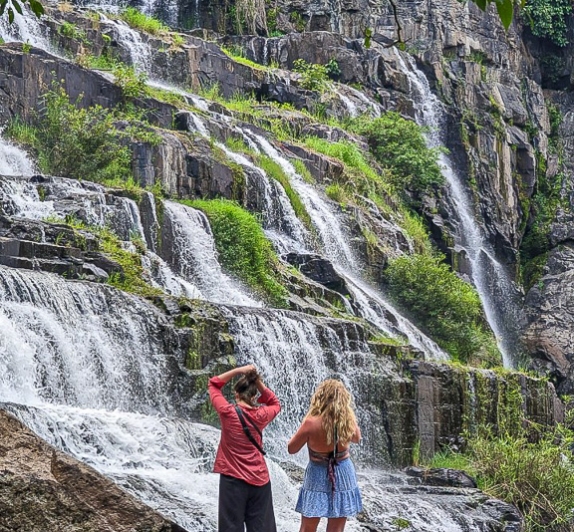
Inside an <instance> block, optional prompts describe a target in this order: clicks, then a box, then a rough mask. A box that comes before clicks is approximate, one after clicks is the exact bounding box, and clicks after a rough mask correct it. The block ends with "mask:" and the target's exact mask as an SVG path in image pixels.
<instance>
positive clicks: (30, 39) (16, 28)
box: [0, 4, 51, 51]
mask: <svg viewBox="0 0 574 532" xmlns="http://www.w3.org/2000/svg"><path fill="white" fill-rule="evenodd" d="M8 7H9V6H8ZM0 37H1V38H2V40H3V41H4V42H22V43H29V44H31V45H33V46H36V47H37V48H41V49H42V50H46V51H50V50H51V46H50V43H49V41H48V37H47V31H46V28H44V27H42V25H41V24H40V22H39V21H38V19H37V18H36V17H35V16H34V15H33V14H32V13H31V12H30V8H29V7H28V6H27V4H23V5H22V14H20V13H18V12H17V11H16V9H14V22H13V23H12V24H10V23H8V16H2V17H0Z"/></svg>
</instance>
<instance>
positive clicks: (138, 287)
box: [46, 216, 163, 299]
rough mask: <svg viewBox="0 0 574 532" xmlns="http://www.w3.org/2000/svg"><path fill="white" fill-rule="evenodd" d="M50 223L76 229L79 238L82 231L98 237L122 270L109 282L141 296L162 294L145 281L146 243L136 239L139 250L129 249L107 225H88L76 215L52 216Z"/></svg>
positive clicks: (101, 245)
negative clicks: (143, 257) (143, 255)
mask: <svg viewBox="0 0 574 532" xmlns="http://www.w3.org/2000/svg"><path fill="white" fill-rule="evenodd" d="M46 221H48V222H50V223H62V224H65V225H67V226H68V227H71V228H73V229H74V232H75V233H76V234H77V236H78V240H81V239H82V233H83V232H88V233H92V234H93V235H95V236H97V237H98V243H99V247H100V250H101V251H102V252H103V253H104V254H105V255H107V256H108V257H109V258H110V259H111V260H113V261H114V262H116V263H117V264H119V265H120V266H121V269H122V271H121V272H117V273H113V274H111V275H110V276H109V278H108V280H107V283H108V284H110V285H112V286H114V287H116V288H118V289H119V290H123V291H124V292H130V293H132V294H136V295H138V296H141V297H145V298H148V299H153V298H155V297H156V296H159V295H162V294H163V291H162V290H160V289H159V288H154V287H153V286H151V285H150V284H148V283H147V282H146V281H144V270H143V267H142V264H141V254H142V253H143V252H144V251H145V245H143V243H141V242H140V241H137V240H134V244H135V247H136V250H137V252H135V253H132V252H130V251H127V250H126V249H124V248H123V246H122V241H121V240H120V239H119V238H118V236H117V235H115V234H114V233H113V232H112V231H111V230H110V229H108V228H107V227H95V226H87V225H86V224H84V223H83V222H82V221H81V220H78V219H77V218H75V217H74V216H66V218H64V219H59V218H50V219H48V220H46Z"/></svg>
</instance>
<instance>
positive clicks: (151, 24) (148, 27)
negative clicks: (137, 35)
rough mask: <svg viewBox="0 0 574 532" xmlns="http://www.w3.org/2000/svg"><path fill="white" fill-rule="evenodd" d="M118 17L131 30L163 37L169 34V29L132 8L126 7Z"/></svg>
mask: <svg viewBox="0 0 574 532" xmlns="http://www.w3.org/2000/svg"><path fill="white" fill-rule="evenodd" d="M120 17H121V18H122V19H123V20H124V21H125V22H126V23H127V24H128V25H129V26H131V27H132V28H134V29H136V30H141V31H143V32H145V33H150V34H151V35H164V34H166V33H169V28H168V27H167V26H166V25H165V24H164V23H163V22H161V21H159V20H157V19H155V18H153V17H149V16H148V15H144V14H143V13H142V12H140V11H138V10H137V9H135V8H133V7H127V8H126V9H125V10H124V11H122V13H121V14H120Z"/></svg>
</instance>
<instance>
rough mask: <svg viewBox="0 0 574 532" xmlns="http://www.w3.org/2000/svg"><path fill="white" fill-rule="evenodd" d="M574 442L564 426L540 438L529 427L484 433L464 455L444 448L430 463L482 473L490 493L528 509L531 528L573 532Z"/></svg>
mask: <svg viewBox="0 0 574 532" xmlns="http://www.w3.org/2000/svg"><path fill="white" fill-rule="evenodd" d="M483 432H484V431H483ZM573 444H574V433H572V431H570V430H568V429H566V428H565V427H563V426H558V427H556V428H555V429H553V430H547V431H546V432H544V433H542V434H536V435H535V437H534V438H533V437H532V434H530V435H528V434H527V432H526V431H525V430H521V431H519V432H518V433H506V434H503V435H501V436H497V437H493V436H488V435H486V434H483V435H481V436H477V437H474V438H469V439H468V442H467V450H466V452H465V453H464V454H458V453H452V452H442V453H439V455H438V456H435V458H433V460H432V462H431V464H430V465H431V466H432V467H450V468H453V469H461V470H464V471H466V472H468V473H469V474H470V475H472V476H474V477H476V478H477V481H478V485H479V487H480V488H481V489H482V490H483V491H484V492H486V493H487V494H488V495H490V496H492V497H496V498H499V499H502V500H504V501H506V502H509V503H511V504H514V505H515V506H516V507H517V508H518V509H519V510H520V511H521V512H522V514H523V515H524V518H525V521H526V530H525V532H544V531H547V530H553V531H555V532H562V531H563V532H567V531H570V530H572V525H573V519H572V517H573V515H572V509H573V508H574V463H573V462H572V445H573Z"/></svg>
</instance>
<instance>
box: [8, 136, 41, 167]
mask: <svg viewBox="0 0 574 532" xmlns="http://www.w3.org/2000/svg"><path fill="white" fill-rule="evenodd" d="M34 172H35V168H34V164H33V163H32V161H30V159H29V158H28V155H27V154H26V152H25V151H24V150H22V149H20V148H18V147H17V146H14V144H12V143H11V142H8V141H6V140H4V139H3V138H2V137H0V175H6V176H16V175H20V176H31V175H33V174H34Z"/></svg>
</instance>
